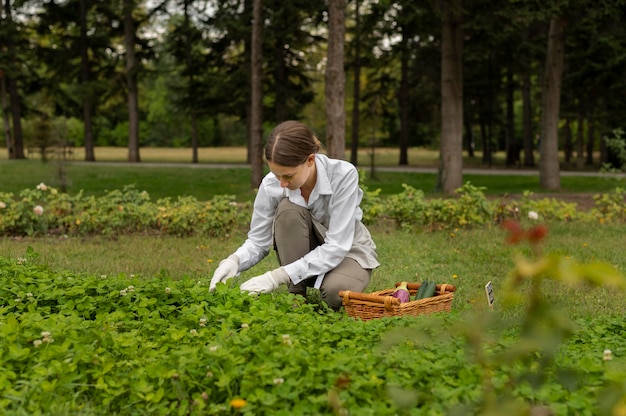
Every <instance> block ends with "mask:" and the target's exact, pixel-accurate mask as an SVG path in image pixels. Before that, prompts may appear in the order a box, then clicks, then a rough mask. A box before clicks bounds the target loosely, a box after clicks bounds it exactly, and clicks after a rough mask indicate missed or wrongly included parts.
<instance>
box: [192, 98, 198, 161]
mask: <svg viewBox="0 0 626 416" xmlns="http://www.w3.org/2000/svg"><path fill="white" fill-rule="evenodd" d="M191 163H198V112H197V111H196V110H195V109H194V110H191Z"/></svg>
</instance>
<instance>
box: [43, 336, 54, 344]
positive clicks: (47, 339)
mask: <svg viewBox="0 0 626 416" xmlns="http://www.w3.org/2000/svg"><path fill="white" fill-rule="evenodd" d="M42 341H43V342H47V343H51V342H54V338H52V337H46V338H44V339H42Z"/></svg>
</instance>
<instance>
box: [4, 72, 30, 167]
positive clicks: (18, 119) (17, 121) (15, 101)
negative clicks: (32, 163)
mask: <svg viewBox="0 0 626 416" xmlns="http://www.w3.org/2000/svg"><path fill="white" fill-rule="evenodd" d="M7 86H8V88H9V98H10V100H11V116H12V117H13V150H14V155H15V157H14V158H15V159H26V156H25V155H24V136H23V134H22V105H21V104H20V95H19V92H18V89H17V81H16V80H15V78H11V77H7Z"/></svg>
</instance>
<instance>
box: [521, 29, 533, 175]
mask: <svg viewBox="0 0 626 416" xmlns="http://www.w3.org/2000/svg"><path fill="white" fill-rule="evenodd" d="M528 37H529V29H528V30H526V31H524V43H526V42H527V41H528ZM528 54H529V53H528V52H524V53H523V54H522V57H521V64H522V68H524V70H523V73H522V147H523V148H524V166H527V167H532V166H535V144H534V139H533V125H532V102H531V100H532V99H531V94H530V89H531V80H530V71H529V68H530V64H529V61H530V59H529V58H528Z"/></svg>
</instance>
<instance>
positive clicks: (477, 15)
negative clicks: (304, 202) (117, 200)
mask: <svg viewBox="0 0 626 416" xmlns="http://www.w3.org/2000/svg"><path fill="white" fill-rule="evenodd" d="M625 15H626V2H624V1H622V0H617V1H600V2H598V1H593V2H592V1H576V2H574V1H570V0H552V1H548V2H536V1H532V0H519V1H508V2H497V1H492V0H488V1H468V0H465V1H462V0H444V1H438V2H435V1H413V0H402V1H364V0H354V1H344V0H328V1H327V2H311V1H302V0H294V1H290V2H279V1H276V0H262V1H261V0H241V1H234V0H230V1H226V0H203V1H198V0H164V1H160V2H159V1H142V0H116V1H100V0H96V1H87V0H67V1H57V2H48V1H42V0H39V1H11V0H5V1H4V7H3V8H2V12H1V13H0V16H1V17H2V22H1V25H0V76H1V78H0V80H1V85H2V90H1V95H2V106H3V117H2V125H3V132H4V137H5V140H4V142H5V143H4V145H5V146H6V149H7V151H8V156H9V158H11V159H21V158H25V157H28V156H29V154H31V153H38V154H39V155H41V156H43V157H45V156H46V154H47V153H48V151H49V149H50V148H54V147H59V146H61V147H79V146H80V147H84V149H85V160H86V161H95V160H97V154H96V149H97V147H98V146H126V147H128V161H130V162H139V161H141V157H140V148H141V147H186V148H190V157H189V160H190V162H195V163H197V162H198V148H201V147H216V146H217V147H221V146H241V145H245V146H247V148H248V162H250V163H251V164H252V166H253V169H252V185H253V186H254V185H255V184H258V182H259V181H260V172H261V169H259V168H255V167H259V166H261V164H262V160H261V157H260V148H261V142H262V137H263V135H264V134H266V133H267V132H268V131H269V129H271V128H272V127H273V126H274V125H275V124H276V123H277V122H280V121H282V120H285V119H300V120H302V121H303V122H305V123H307V124H308V125H310V126H311V127H312V128H313V130H314V131H315V132H316V133H317V134H318V136H319V137H320V138H321V139H322V141H323V143H324V144H325V146H326V148H327V150H328V152H329V154H330V155H331V156H334V157H340V158H345V159H349V160H351V161H352V162H353V163H355V164H359V163H362V161H359V160H358V154H359V153H358V150H359V149H362V148H363V147H387V146H392V147H396V148H399V150H400V151H399V159H398V165H401V166H402V165H409V164H411V161H410V160H409V158H408V155H409V151H408V150H409V149H410V148H412V147H423V148H428V149H438V150H439V152H440V157H439V159H440V166H439V168H440V178H439V186H440V188H442V189H443V191H444V192H453V191H454V190H455V189H456V188H458V187H459V186H460V185H461V175H462V169H463V163H462V160H463V157H462V154H463V152H466V153H467V155H468V156H469V157H473V156H474V152H477V154H480V157H481V158H482V163H483V164H484V165H486V166H491V165H492V164H493V161H494V154H495V153H496V152H503V153H504V155H505V157H504V158H503V159H504V164H505V165H506V166H526V167H536V166H537V164H538V165H539V166H538V167H539V172H540V176H541V185H542V187H544V188H546V189H558V188H559V187H560V171H559V170H560V168H561V166H563V164H568V166H571V167H573V168H574V169H579V170H582V169H588V168H592V169H597V168H598V167H599V166H602V165H603V164H605V163H608V164H613V165H615V166H616V167H619V163H617V162H616V161H615V160H616V158H617V157H618V156H616V155H615V152H613V153H612V152H611V147H610V146H607V143H609V141H610V140H611V139H616V140H618V141H621V142H624V135H623V130H620V129H621V128H622V127H623V126H624V124H625V123H624V117H625V116H624V114H626V111H625V110H626V44H624V42H623V39H625V38H626V29H625V28H624V27H623V25H621V24H620V22H621V21H623V19H624V17H626V16H625ZM606 139H609V140H606ZM346 150H347V151H348V152H349V155H346V154H345V152H346ZM537 151H539V154H540V155H541V157H537Z"/></svg>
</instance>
